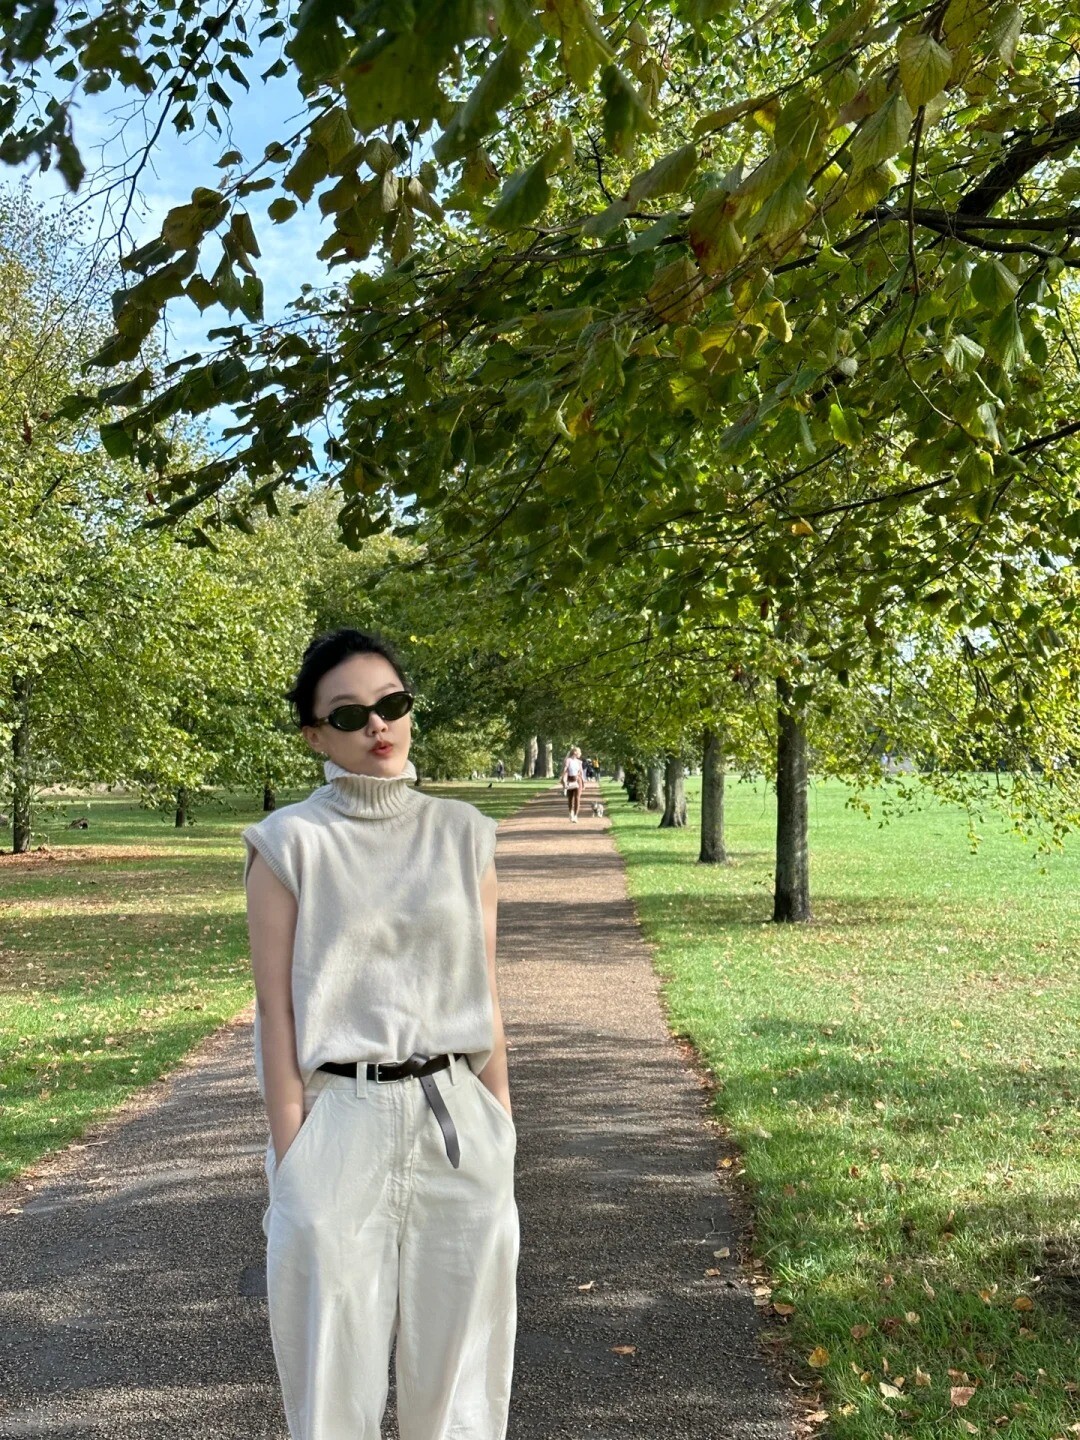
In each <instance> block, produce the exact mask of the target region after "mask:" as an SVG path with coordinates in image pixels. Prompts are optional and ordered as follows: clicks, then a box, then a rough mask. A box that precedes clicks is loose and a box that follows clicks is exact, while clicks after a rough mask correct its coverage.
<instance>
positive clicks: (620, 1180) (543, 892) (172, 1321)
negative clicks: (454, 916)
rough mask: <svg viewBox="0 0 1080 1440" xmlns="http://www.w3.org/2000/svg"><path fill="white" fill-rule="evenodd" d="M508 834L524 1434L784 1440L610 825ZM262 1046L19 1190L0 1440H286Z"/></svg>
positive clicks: (1, 1328)
mask: <svg viewBox="0 0 1080 1440" xmlns="http://www.w3.org/2000/svg"><path fill="white" fill-rule="evenodd" d="M499 835H500V838H499V848H498V864H499V874H500V892H501V904H500V926H499V929H500V943H499V949H500V957H501V958H500V991H501V995H502V1001H503V1011H504V1018H505V1021H506V1026H507V1032H508V1037H509V1041H510V1045H511V1050H510V1074H511V1089H512V1095H513V1103H514V1115H515V1119H516V1122H517V1127H518V1159H517V1196H518V1206H519V1210H520V1213H521V1226H522V1248H521V1266H520V1270H519V1291H518V1295H519V1321H518V1350H517V1361H516V1369H515V1390H514V1393H515V1399H514V1406H513V1410H512V1415H511V1421H510V1428H509V1435H508V1440H628V1437H632V1436H644V1437H648V1440H781V1437H784V1440H787V1437H790V1436H791V1435H792V1434H793V1433H794V1429H793V1422H792V1414H793V1412H792V1408H791V1406H790V1403H789V1402H788V1400H787V1399H786V1397H785V1396H784V1395H783V1394H782V1392H781V1389H780V1385H779V1381H778V1379H777V1378H776V1377H775V1376H774V1375H772V1374H771V1373H770V1371H769V1370H768V1369H767V1368H766V1366H765V1364H764V1363H763V1361H762V1359H761V1355H762V1351H761V1348H760V1345H759V1342H758V1329H759V1325H760V1323H761V1322H760V1315H759V1312H758V1311H756V1310H755V1309H754V1306H753V1298H752V1295H751V1293H750V1290H749V1287H748V1286H747V1285H746V1283H745V1281H744V1280H743V1279H742V1277H741V1274H740V1271H739V1269H738V1267H737V1265H736V1263H735V1261H734V1260H723V1259H721V1260H717V1259H714V1258H713V1252H714V1250H717V1249H722V1248H723V1247H725V1246H726V1247H728V1248H730V1250H731V1252H732V1254H733V1255H735V1254H736V1252H737V1248H738V1237H737V1233H736V1225H735V1222H734V1221H733V1218H732V1216H731V1214H730V1211H729V1207H728V1204H727V1202H726V1200H725V1199H724V1197H723V1195H722V1193H721V1191H720V1189H719V1187H718V1184H717V1181H716V1178H715V1166H716V1160H717V1152H718V1146H717V1140H716V1138H715V1136H714V1133H713V1131H712V1130H710V1128H709V1126H708V1124H707V1121H706V1108H705V1102H704V1098H703V1092H702V1089H701V1087H700V1085H699V1084H698V1082H697V1080H696V1079H695V1078H694V1076H693V1074H692V1072H691V1071H690V1070H688V1069H687V1067H686V1065H685V1064H684V1062H683V1060H682V1058H681V1056H680V1054H679V1051H678V1048H677V1046H676V1044H675V1042H674V1041H673V1040H672V1039H671V1038H670V1036H669V1035H668V1033H667V1030H666V1028H665V1025H664V1023H663V1020H662V1018H661V1012H660V1007H659V1002H658V998H657V984H656V980H655V977H654V974H653V971H652V968H651V965H650V960H649V953H648V949H647V947H646V946H645V944H644V942H643V941H642V939H641V937H640V934H639V932H638V930H637V928H636V926H635V924H634V920H633V915H632V912H631V908H630V904H629V901H628V900H627V896H626V887H625V882H624V877H623V871H622V865H621V862H620V860H619V858H618V856H617V854H616V852H615V849H614V847H613V845H612V843H611V839H610V837H609V836H608V834H607V822H606V821H597V820H594V819H592V818H587V819H586V818H584V817H583V819H582V821H581V823H580V824H579V825H576V826H570V825H569V824H568V823H567V821H566V818H565V809H564V803H563V801H562V799H561V797H560V795H559V793H558V791H552V792H548V793H547V794H545V795H542V796H540V797H538V798H537V799H535V800H533V801H531V802H530V803H529V804H528V805H526V806H525V807H524V809H523V810H522V811H521V812H520V813H519V814H518V815H517V816H515V817H514V818H513V819H511V820H508V821H505V822H504V823H503V825H502V826H501V827H500V832H499ZM238 864H239V861H238ZM238 875H239V870H238ZM571 896H573V905H574V909H575V913H574V915H573V916H572V917H571V916H569V915H568V904H567V902H568V900H569V898H570V897H571ZM250 1049H251V1031H250V1026H249V1024H248V1023H246V1021H245V1022H242V1023H238V1024H237V1025H235V1026H233V1027H230V1028H229V1029H226V1030H225V1031H222V1032H219V1033H218V1034H217V1035H215V1036H213V1037H211V1039H210V1040H209V1041H208V1042H207V1043H206V1044H205V1045H204V1046H203V1047H202V1048H201V1050H200V1051H199V1053H198V1054H197V1055H196V1056H193V1057H191V1060H190V1061H189V1062H188V1063H187V1064H185V1066H184V1067H183V1068H182V1069H181V1070H180V1071H179V1072H178V1073H177V1075H176V1076H175V1078H174V1079H173V1080H172V1081H170V1082H169V1084H168V1085H165V1086H162V1087H161V1093H160V1094H158V1095H149V1096H147V1095H144V1096H142V1097H140V1098H139V1099H138V1100H137V1101H136V1102H135V1104H134V1105H133V1106H132V1107H130V1109H129V1110H128V1111H127V1112H126V1113H124V1114H123V1115H121V1116H119V1117H117V1118H116V1119H114V1120H113V1121H111V1122H110V1123H109V1124H107V1125H105V1126H104V1127H102V1128H101V1129H99V1130H98V1131H96V1132H93V1133H91V1134H90V1135H88V1136H87V1137H86V1141H87V1143H86V1145H85V1148H81V1149H75V1148H73V1149H71V1150H69V1151H67V1152H65V1153H64V1154H63V1155H62V1156H59V1157H57V1159H56V1160H55V1161H51V1162H49V1163H48V1164H46V1165H45V1166H44V1167H43V1168H42V1171H41V1173H40V1174H39V1176H38V1177H37V1178H36V1180H35V1181H34V1188H33V1190H32V1191H29V1190H27V1189H26V1187H25V1186H17V1187H15V1188H14V1189H13V1190H10V1191H8V1192H7V1193H6V1195H5V1194H0V1211H4V1210H7V1211H8V1213H0V1440H15V1437H22V1436H50V1437H57V1440H59V1437H94V1440H105V1437H109V1440H136V1437H137V1440H203V1437H211V1436H212V1437H219V1440H233V1437H235V1440H256V1437H265V1440H286V1436H287V1432H286V1429H285V1424H284V1419H283V1416H282V1412H281V1408H280V1403H279V1400H278V1395H277V1384H276V1377H275V1374H274V1369H273V1358H272V1355H271V1351H270V1340H269V1333H268V1330H267V1327H266V1306H265V1298H264V1296H265V1281H264V1276H263V1266H262V1259H263V1243H264V1242H263V1235H262V1231H261V1229H260V1224H259V1222H260V1217H261V1213H262V1208H263V1205H264V1203H265V1202H264V1195H263V1185H264V1180H263V1173H262V1151H263V1147H264V1144H265V1124H264V1120H263V1116H262V1113H261V1107H260V1106H259V1102H258V1099H257V1096H256V1095H255V1093H254V1088H253V1077H252V1072H251V1058H250ZM13 1204H14V1205H16V1206H17V1207H19V1211H20V1213H12V1212H11V1209H10V1207H11V1206H12V1205H13ZM710 1267H715V1268H719V1269H721V1270H722V1271H723V1274H722V1275H721V1276H719V1277H706V1276H705V1274H704V1272H705V1270H706V1269H707V1268H710ZM583 1286H587V1287H589V1288H587V1289H583V1288H581V1287H583ZM622 1346H633V1347H634V1350H633V1353H630V1354H617V1353H615V1350H614V1348H613V1347H622ZM387 1434H388V1436H390V1437H391V1440H393V1437H395V1436H396V1428H395V1426H394V1424H393V1418H392V1401H391V1414H390V1416H389V1417H388V1421H387Z"/></svg>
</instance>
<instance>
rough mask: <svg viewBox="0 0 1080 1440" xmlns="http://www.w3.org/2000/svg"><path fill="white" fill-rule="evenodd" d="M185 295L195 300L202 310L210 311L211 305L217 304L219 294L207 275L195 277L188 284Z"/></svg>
mask: <svg viewBox="0 0 1080 1440" xmlns="http://www.w3.org/2000/svg"><path fill="white" fill-rule="evenodd" d="M185 293H186V294H187V295H188V296H189V297H190V298H191V299H192V300H194V302H195V304H196V305H197V306H198V307H199V309H200V310H209V308H210V306H211V305H216V304H217V299H218V297H217V292H216V291H215V289H214V287H213V286H212V285H211V284H210V281H209V280H207V278H206V276H205V275H193V276H192V277H191V279H190V280H189V281H188V283H187V290H186V292H185Z"/></svg>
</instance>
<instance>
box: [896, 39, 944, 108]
mask: <svg viewBox="0 0 1080 1440" xmlns="http://www.w3.org/2000/svg"><path fill="white" fill-rule="evenodd" d="M896 53H897V56H898V58H899V61H900V83H901V85H903V87H904V94H905V95H906V96H907V99H908V104H909V105H910V106H911V108H912V109H913V110H918V108H919V106H920V105H925V104H926V102H927V101H928V100H932V99H933V98H934V96H935V95H938V94H940V93H941V91H942V90H944V88H945V86H946V84H947V83H948V80H949V76H950V75H951V74H952V64H953V58H952V54H951V53H950V51H948V50H947V49H946V48H945V46H944V45H940V44H939V43H938V42H937V41H936V40H935V39H934V37H933V35H929V34H927V33H926V32H925V31H915V32H911V31H909V32H908V33H907V34H906V35H901V37H900V39H899V41H898V42H897V46H896Z"/></svg>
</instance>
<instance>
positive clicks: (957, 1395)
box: [949, 1385, 975, 1409]
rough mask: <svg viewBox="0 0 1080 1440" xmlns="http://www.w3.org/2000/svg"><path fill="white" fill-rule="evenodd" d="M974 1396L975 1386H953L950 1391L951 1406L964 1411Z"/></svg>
mask: <svg viewBox="0 0 1080 1440" xmlns="http://www.w3.org/2000/svg"><path fill="white" fill-rule="evenodd" d="M974 1394H975V1386H974V1385H953V1386H952V1387H951V1388H950V1390H949V1404H950V1405H952V1406H953V1407H954V1408H956V1409H962V1408H963V1406H965V1405H966V1404H967V1403H968V1401H969V1400H970V1399H971V1397H972V1396H973V1395H974Z"/></svg>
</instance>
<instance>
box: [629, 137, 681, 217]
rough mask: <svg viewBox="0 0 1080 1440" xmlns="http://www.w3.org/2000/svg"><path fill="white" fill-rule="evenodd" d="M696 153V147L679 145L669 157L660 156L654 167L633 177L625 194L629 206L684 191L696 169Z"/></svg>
mask: <svg viewBox="0 0 1080 1440" xmlns="http://www.w3.org/2000/svg"><path fill="white" fill-rule="evenodd" d="M697 163H698V152H697V146H696V145H681V146H680V147H679V149H678V150H672V151H671V153H670V154H669V155H662V156H661V157H660V159H659V160H657V162H656V164H655V165H651V166H650V167H649V169H648V170H646V171H644V172H643V173H642V174H641V175H635V176H634V178H633V180H631V182H630V188H629V189H628V190H627V192H626V198H627V200H628V201H629V202H630V204H631V205H637V204H639V203H640V202H641V201H642V200H652V199H655V198H656V197H657V196H658V195H672V194H679V193H680V192H681V191H683V190H685V189H686V185H687V182H688V181H689V179H690V177H691V176H692V175H693V173H694V171H695V170H696V169H697Z"/></svg>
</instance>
